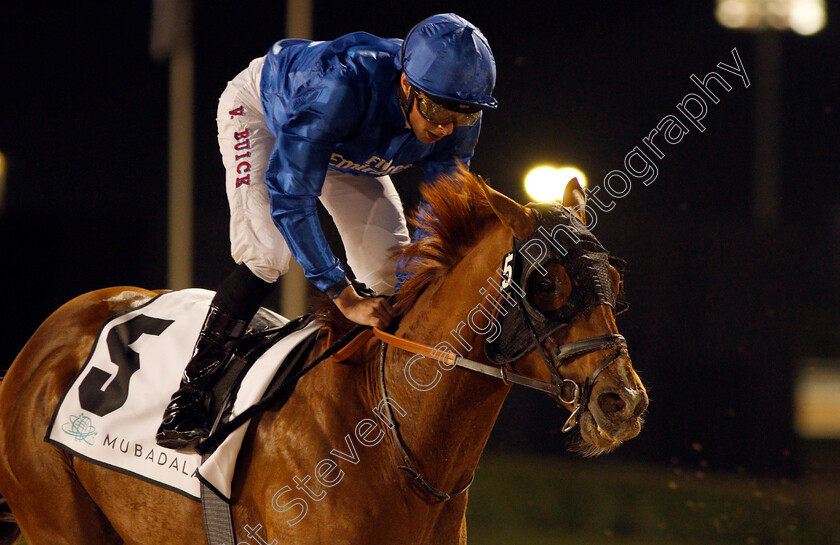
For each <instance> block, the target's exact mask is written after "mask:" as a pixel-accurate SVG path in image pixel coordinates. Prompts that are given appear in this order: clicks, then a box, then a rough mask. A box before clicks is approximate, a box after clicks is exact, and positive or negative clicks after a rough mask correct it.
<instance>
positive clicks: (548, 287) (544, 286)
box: [537, 280, 555, 293]
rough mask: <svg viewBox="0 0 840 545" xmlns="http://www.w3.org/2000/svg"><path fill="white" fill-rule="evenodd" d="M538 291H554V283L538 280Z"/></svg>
mask: <svg viewBox="0 0 840 545" xmlns="http://www.w3.org/2000/svg"><path fill="white" fill-rule="evenodd" d="M537 291H538V292H540V293H554V291H555V288H554V284H553V283H552V282H549V281H548V280H540V281H539V282H537Z"/></svg>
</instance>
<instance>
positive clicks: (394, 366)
mask: <svg viewBox="0 0 840 545" xmlns="http://www.w3.org/2000/svg"><path fill="white" fill-rule="evenodd" d="M509 241H510V234H509V233H507V232H506V231H502V230H501V229H499V230H494V231H493V232H492V233H491V234H490V236H488V237H487V238H485V240H484V241H482V243H480V245H479V246H478V247H476V248H475V249H473V251H471V252H469V253H468V254H467V255H466V256H465V257H464V258H463V259H462V260H461V261H460V262H459V263H458V265H456V266H455V267H454V268H453V270H452V271H450V272H449V273H448V274H447V275H446V276H445V277H444V278H443V279H442V280H441V281H439V282H438V283H437V284H436V285H433V286H430V287H429V289H427V291H426V292H425V293H424V294H423V295H422V296H421V297H420V298H419V299H418V301H417V303H416V304H415V305H414V309H413V311H412V312H410V313H408V314H407V315H406V317H405V318H404V319H403V321H402V323H401V326H400V330H399V332H398V334H399V335H401V336H405V337H407V338H409V339H412V340H415V341H419V342H422V343H425V344H428V345H431V346H436V345H438V344H439V343H441V342H445V343H448V346H449V348H450V349H454V350H456V351H457V352H458V353H459V354H460V355H462V356H465V357H469V358H470V359H475V360H482V361H483V360H484V359H485V358H484V338H483V337H482V336H481V335H479V334H477V333H476V332H475V331H474V330H473V328H472V327H471V326H470V325H469V319H468V316H469V314H470V312H471V311H472V310H473V309H475V308H476V306H477V305H479V304H483V306H484V307H485V308H487V309H488V310H489V311H492V308H491V307H490V305H489V304H488V303H487V302H486V301H485V297H486V294H487V291H485V292H484V293H482V291H480V290H481V289H482V288H485V290H488V287H489V284H488V281H487V279H488V276H489V275H491V274H494V271H495V270H496V268H497V267H499V266H500V265H501V261H502V256H503V255H504V253H505V247H506V246H509ZM420 309H424V310H420ZM479 322H480V324H479V325H482V324H483V321H482V320H481V319H479ZM465 345H466V346H469V347H470V348H469V349H467V347H466V346H465ZM409 356H410V355H408V354H406V353H405V352H402V351H399V350H395V349H391V350H390V351H389V362H388V366H387V368H388V376H387V384H388V388H389V390H390V391H389V392H388V394H389V397H392V398H394V399H395V401H396V402H397V403H399V404H400V405H401V406H402V407H403V408H404V410H405V412H406V415H405V416H403V417H402V418H398V420H399V425H400V430H401V433H402V435H403V436H404V438H405V442H406V444H407V445H408V447H409V449H410V452H412V453H414V457H415V458H416V462H417V465H418V466H419V467H420V469H421V472H422V473H424V476H426V477H427V478H428V480H429V481H431V482H432V484H433V485H434V486H436V487H438V488H439V489H441V490H443V491H445V492H449V491H451V490H453V489H455V488H457V487H459V486H462V485H463V484H464V482H465V480H466V479H468V478H469V476H470V475H471V474H472V472H473V471H474V470H475V466H476V465H477V464H478V460H479V458H480V456H481V452H482V451H483V450H484V445H485V443H486V442H487V439H488V437H489V436H490V431H491V430H492V429H493V424H494V423H495V421H496V417H497V416H498V414H499V410H500V409H501V407H502V403H503V402H504V399H505V397H506V395H507V393H508V391H509V389H510V388H509V386H506V385H505V384H504V383H503V382H502V381H500V380H498V379H495V378H492V377H488V376H485V375H481V374H477V373H474V372H472V371H468V370H465V369H461V368H455V369H452V370H449V371H446V370H443V369H442V368H441V367H440V366H439V365H438V364H437V361H435V360H431V359H422V360H419V361H416V363H414V364H413V365H411V368H410V370H409V372H410V373H411V376H412V378H413V380H414V381H415V384H423V385H428V384H432V383H434V384H435V385H434V387H432V388H429V389H428V390H425V391H421V389H418V388H417V387H416V386H412V384H411V383H410V382H409V379H408V378H407V377H406V363H407V362H408V360H409ZM438 374H440V378H439V380H438V381H437V382H436V383H435V382H434V381H435V377H436V376H437V375H438Z"/></svg>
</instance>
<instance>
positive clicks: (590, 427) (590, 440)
mask: <svg viewBox="0 0 840 545" xmlns="http://www.w3.org/2000/svg"><path fill="white" fill-rule="evenodd" d="M579 427H580V440H579V441H577V442H576V443H575V444H573V445H572V450H574V451H575V452H577V453H578V454H580V455H581V456H586V457H592V456H600V455H601V454H605V453H607V452H612V451H613V450H615V448H616V447H618V446H619V445H620V444H621V443H622V441H616V440H614V439H613V438H611V437H610V436H609V435H608V434H607V433H605V432H604V430H603V429H602V428H601V427H600V426H599V425H598V423H597V422H596V421H595V417H594V416H592V413H591V412H588V411H587V412H585V413H583V415H582V416H581V417H580V422H579Z"/></svg>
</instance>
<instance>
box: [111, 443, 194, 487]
mask: <svg viewBox="0 0 840 545" xmlns="http://www.w3.org/2000/svg"><path fill="white" fill-rule="evenodd" d="M102 446H103V447H111V448H112V449H113V450H117V449H119V451H120V452H122V453H123V454H129V453H133V454H134V456H135V457H137V458H142V459H143V460H147V461H148V462H149V463H152V464H157V465H159V466H161V467H166V468H167V469H172V470H174V471H179V472H181V473H182V474H184V475H187V476H189V477H196V476H197V475H198V468H195V469H192V472H190V469H188V468H187V460H182V459H181V458H178V456H177V455H176V454H174V453H173V452H172V451H171V450H169V449H164V448H159V449H158V451H157V452H155V449H154V448H148V447H145V448H144V447H143V445H141V444H140V443H133V444H132V442H131V441H130V440H128V439H120V438H119V437H114V438H111V436H110V435H109V434H107V433H106V434H105V439H104V440H103V441H102ZM132 446H133V447H134V448H133V449H132Z"/></svg>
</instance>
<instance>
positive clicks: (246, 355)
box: [208, 309, 325, 433]
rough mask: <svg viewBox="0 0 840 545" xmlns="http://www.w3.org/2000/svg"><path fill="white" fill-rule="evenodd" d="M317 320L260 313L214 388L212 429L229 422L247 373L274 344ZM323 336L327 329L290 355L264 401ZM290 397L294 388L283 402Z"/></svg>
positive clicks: (265, 395) (263, 310)
mask: <svg viewBox="0 0 840 545" xmlns="http://www.w3.org/2000/svg"><path fill="white" fill-rule="evenodd" d="M314 318H315V315H314V314H305V315H303V316H300V317H298V318H295V319H294V320H291V321H288V322H285V323H284V322H283V321H281V320H280V319H278V316H277V315H276V314H273V313H270V312H268V311H266V310H265V309H260V310H259V311H258V312H257V314H256V315H255V316H254V318H253V319H252V320H251V322H250V323H249V324H248V329H247V330H246V331H245V334H244V335H243V336H242V337H241V338H240V339H239V341H238V342H237V343H236V346H235V348H234V349H233V350H232V351H231V352H230V353H229V354H228V357H227V361H226V365H225V368H224V371H223V372H222V374H221V375H220V377H219V378H218V380H217V381H216V383H215V385H214V386H213V390H212V396H210V406H209V407H208V414H209V415H210V419H211V421H212V422H213V426H212V428H211V430H216V429H217V428H218V427H219V425H220V424H224V423H227V422H228V421H229V419H230V414H231V410H232V409H233V402H234V400H235V399H236V394H237V392H238V391H239V387H240V386H241V385H242V379H243V378H245V375H246V373H247V372H248V370H249V369H250V368H251V366H252V365H253V364H254V363H255V362H256V361H257V359H259V357H260V356H262V355H263V354H264V353H265V352H266V351H267V350H268V349H269V348H271V347H272V346H274V344H276V343H277V342H279V341H280V340H282V339H284V338H285V337H287V336H289V335H290V334H291V333H293V332H295V331H298V330H300V329H301V328H303V327H305V326H306V325H307V324H309V323H310V322H311V321H312V320H313V319H314ZM323 334H325V328H321V329H319V330H317V331H315V332H313V333H311V334H310V335H309V336H308V337H306V339H304V340H303V341H302V342H301V343H299V344H298V345H297V346H296V347H295V348H294V349H293V350H292V351H291V352H290V353H289V355H288V356H287V357H286V359H285V361H284V362H283V365H282V366H280V368H279V369H278V370H277V373H276V374H275V375H274V378H273V379H272V380H271V383H270V385H269V387H268V389H267V390H266V392H265V394H264V395H263V399H265V398H267V397H270V396H272V395H276V393H275V392H277V391H278V390H279V388H280V385H282V384H284V383H285V382H286V380H287V379H288V378H289V377H290V376H292V375H293V374H294V373H296V372H297V371H298V370H299V369H300V368H301V367H302V366H303V364H304V363H305V362H306V359H307V356H308V355H309V353H310V352H311V351H312V347H313V345H314V344H315V341H316V340H317V339H318V338H319V337H320V336H321V335H323ZM289 394H291V389H289V392H288V393H287V395H286V396H285V398H284V399H283V400H282V401H283V402H285V400H286V399H288V395H289ZM211 433H212V431H211Z"/></svg>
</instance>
